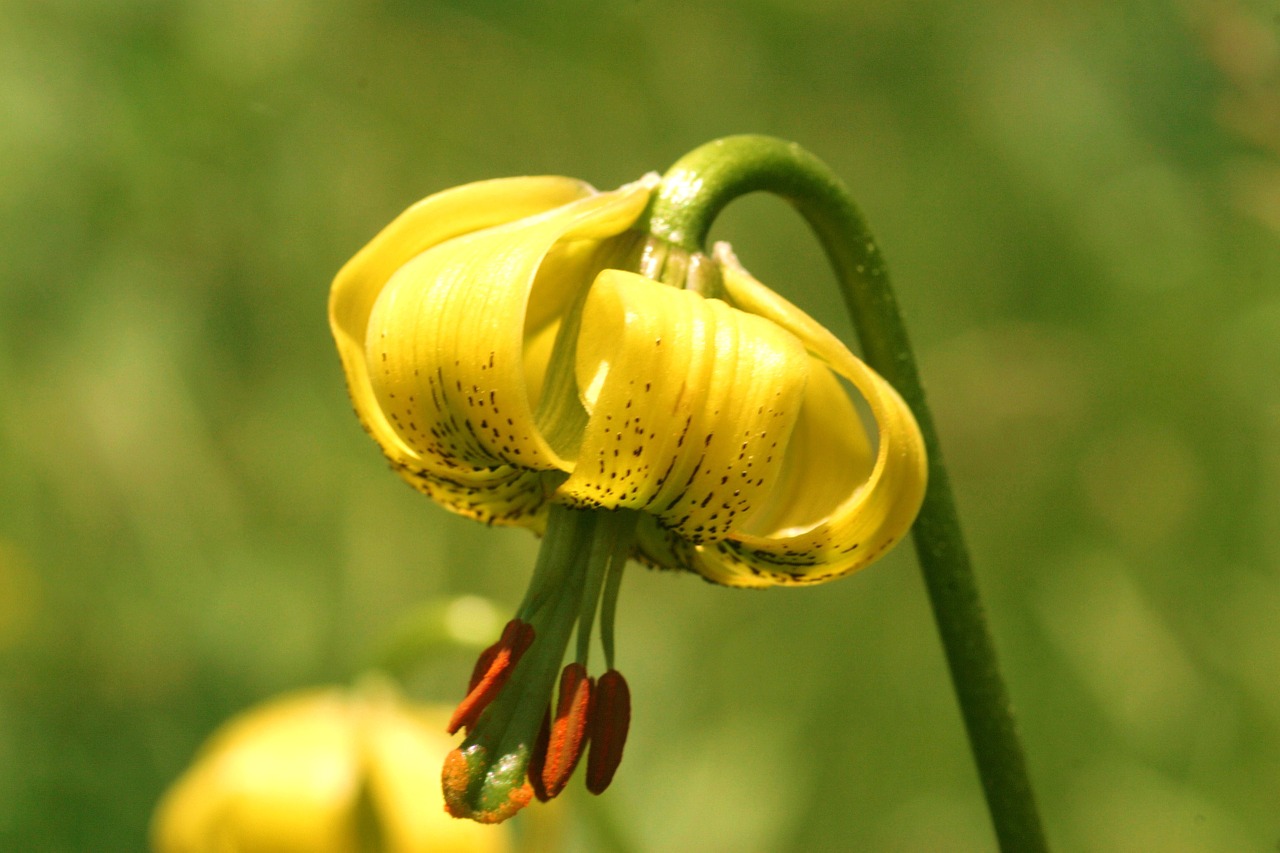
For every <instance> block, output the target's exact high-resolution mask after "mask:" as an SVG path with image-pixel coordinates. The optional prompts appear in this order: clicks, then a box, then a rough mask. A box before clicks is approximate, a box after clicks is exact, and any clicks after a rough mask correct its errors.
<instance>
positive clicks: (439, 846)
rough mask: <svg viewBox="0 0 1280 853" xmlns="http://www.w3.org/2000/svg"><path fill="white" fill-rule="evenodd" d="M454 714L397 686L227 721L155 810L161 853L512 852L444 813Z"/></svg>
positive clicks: (273, 705) (293, 699) (293, 702)
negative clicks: (444, 769)
mask: <svg viewBox="0 0 1280 853" xmlns="http://www.w3.org/2000/svg"><path fill="white" fill-rule="evenodd" d="M448 717H449V712H448V711H447V710H444V709H441V708H438V707H433V706H422V705H413V704H409V703H406V702H404V701H402V700H401V699H400V697H399V696H398V695H397V694H396V693H395V692H394V690H393V689H392V688H391V687H390V686H389V685H385V684H381V683H373V684H368V685H365V686H362V687H361V688H360V689H358V690H356V691H348V690H343V689H339V688H328V689H313V690H306V691H302V692H298V693H292V694H288V695H286V696H282V697H280V698H277V699H274V700H272V701H270V702H268V703H266V704H265V705H262V706H259V707H257V708H254V709H252V710H249V711H246V712H245V713H244V714H242V715H240V716H239V717H236V718H235V719H233V720H231V721H230V722H228V723H227V724H225V725H224V726H223V727H222V728H221V729H220V730H219V731H218V732H216V733H215V734H214V735H213V736H212V737H211V738H210V739H209V740H208V742H207V743H206V744H205V745H204V747H203V748H202V750H201V752H200V754H199V755H198V757H197V758H196V760H195V763H194V764H193V765H192V766H191V767H190V768H189V769H188V770H187V771H186V772H185V773H184V774H183V775H182V777H181V778H179V779H178V780H177V782H175V783H174V785H173V787H172V788H170V789H169V791H168V792H167V793H166V794H165V795H164V797H163V799H162V800H161V801H160V804H159V805H158V806H157V809H156V813H155V815H154V818H153V821H152V845H153V849H154V850H155V851H157V853H231V851H235V853H268V851H270V853H293V852H294V851H296V853H363V851H372V850H379V851H386V853H505V851H509V850H510V849H511V844H510V833H509V832H507V831H505V830H504V829H501V828H496V827H485V826H480V825H479V824H474V823H470V822H466V821H459V820H454V819H453V818H451V817H449V815H448V814H446V813H445V811H444V803H443V800H442V798H441V793H440V774H439V767H440V764H441V762H442V761H444V758H445V755H446V754H447V753H448V752H449V750H450V749H452V748H453V746H454V739H453V738H450V737H449V736H447V735H446V734H445V733H444V726H445V722H446V720H447V719H448Z"/></svg>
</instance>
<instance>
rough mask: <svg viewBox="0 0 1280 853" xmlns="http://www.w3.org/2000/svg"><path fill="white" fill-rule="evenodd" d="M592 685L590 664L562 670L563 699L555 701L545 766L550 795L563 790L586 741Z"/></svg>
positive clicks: (543, 776) (543, 778)
mask: <svg viewBox="0 0 1280 853" xmlns="http://www.w3.org/2000/svg"><path fill="white" fill-rule="evenodd" d="M591 687H592V679H591V678H590V677H589V676H588V675H587V668H586V667H585V666H583V665H582V664H580V663H571V664H569V665H568V666H566V667H565V668H564V670H563V671H562V672H561V673H560V699H559V701H558V702H557V703H556V717H555V721H554V722H552V724H551V739H550V741H549V742H548V744H547V758H546V764H545V765H544V766H543V768H542V785H543V787H544V788H545V789H546V793H547V797H548V798H550V797H554V796H556V795H557V794H559V793H560V792H561V791H563V790H564V786H565V785H567V784H568V783H569V777H570V776H572V775H573V770H574V768H575V767H577V766H578V759H579V758H581V757H582V749H583V747H585V746H586V745H587V713H588V711H589V710H590V707H591Z"/></svg>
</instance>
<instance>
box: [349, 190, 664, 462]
mask: <svg viewBox="0 0 1280 853" xmlns="http://www.w3.org/2000/svg"><path fill="white" fill-rule="evenodd" d="M650 187H651V182H648V181H645V182H640V183H636V184H631V185H628V186H626V187H623V188H622V189H619V190H617V191H614V192H610V193H600V194H598V195H593V196H589V197H587V198H583V199H579V200H578V201H575V202H571V203H569V204H566V205H563V206H561V207H558V208H556V209H554V210H551V211H548V212H546V213H544V214H541V215H539V216H534V217H529V218H527V219H523V220H519V221H517V222H512V223H508V224H507V225H501V226H496V227H494V228H489V229H485V230H483V231H477V232H473V233H471V234H467V235H464V236H462V237H458V238H455V239H453V240H449V241H447V242H444V243H441V244H439V245H437V246H435V247H433V248H431V249H429V250H427V251H426V252H423V253H422V254H420V255H418V256H416V257H415V258H413V259H412V260H410V261H408V262H407V263H405V264H404V265H403V266H401V267H400V268H399V269H398V270H397V271H396V272H395V274H394V275H392V277H391V280H390V281H388V282H387V285H386V286H385V287H384V288H383V289H382V292H381V293H380V294H379V295H378V298H377V300H376V302H375V303H374V306H373V310H372V312H371V313H370V316H369V331H368V337H367V339H366V342H365V354H366V355H365V357H366V359H367V362H368V364H369V365H370V385H371V387H372V391H373V397H374V399H375V401H376V404H377V406H378V408H379V409H380V410H381V412H382V413H383V414H384V415H385V416H386V419H387V423H388V425H389V428H390V430H391V431H392V433H393V435H394V436H395V438H396V440H397V441H398V443H399V445H400V446H401V447H402V448H404V449H406V450H407V451H408V452H409V453H410V454H412V455H413V456H414V457H416V459H417V460H419V462H420V464H421V465H422V466H423V467H426V468H429V469H432V470H433V472H434V473H437V474H441V475H444V474H447V472H449V471H453V470H458V469H462V470H475V469H484V468H489V467H492V466H502V465H513V466H516V467H519V468H528V469H533V470H541V471H554V470H556V469H564V468H566V467H567V463H566V462H565V461H564V460H563V459H561V458H560V457H559V456H558V455H557V454H556V453H555V451H554V450H553V449H552V448H551V446H550V445H549V444H548V443H547V441H546V440H545V439H544V437H543V436H542V434H541V432H540V431H539V429H538V426H537V424H536V422H535V419H534V409H533V401H531V400H530V397H529V392H528V387H527V385H526V380H525V375H524V347H525V334H524V330H525V312H526V306H527V303H528V300H529V293H530V290H531V288H532V287H533V284H534V281H535V278H536V275H537V273H538V269H539V267H540V265H541V263H542V260H543V258H544V257H545V256H546V255H547V253H548V251H550V250H551V248H552V247H553V246H554V245H555V244H556V243H557V242H558V241H562V240H563V241H577V240H597V241H604V240H608V239H610V238H613V237H616V236H617V235H618V234H620V233H622V232H624V231H625V230H626V229H627V228H629V227H630V226H631V224H632V223H633V222H634V221H635V220H636V218H637V217H638V216H639V215H640V213H641V211H642V210H643V209H644V206H645V204H646V202H647V200H648V196H649V191H650ZM588 283H589V282H587V281H583V282H581V284H580V286H581V287H585V286H587V284H588Z"/></svg>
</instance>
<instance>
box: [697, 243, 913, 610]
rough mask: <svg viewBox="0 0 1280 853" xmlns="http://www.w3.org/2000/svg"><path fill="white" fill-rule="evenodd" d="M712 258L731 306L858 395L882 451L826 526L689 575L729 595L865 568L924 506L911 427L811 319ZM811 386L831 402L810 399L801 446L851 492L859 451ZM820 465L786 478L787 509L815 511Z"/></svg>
mask: <svg viewBox="0 0 1280 853" xmlns="http://www.w3.org/2000/svg"><path fill="white" fill-rule="evenodd" d="M716 259H717V260H718V261H720V264H721V268H722V271H723V273H724V284H725V290H726V292H727V294H728V298H729V300H730V302H732V303H733V304H734V305H736V306H737V307H738V308H740V309H742V310H744V311H748V312H750V313H752V314H756V315H758V316H760V317H762V318H767V319H768V320H771V321H772V322H773V323H776V324H777V325H778V326H780V327H782V328H784V329H787V330H788V331H790V332H791V333H792V334H793V335H795V336H796V337H797V338H799V339H800V340H801V341H803V343H804V346H805V348H806V349H807V350H808V351H809V352H810V353H811V354H812V355H813V356H815V357H816V358H818V359H820V360H821V361H823V362H824V363H825V364H826V365H827V366H829V367H830V368H831V369H832V370H833V371H834V372H835V373H837V374H839V375H840V376H842V377H844V378H845V379H847V380H848V381H849V382H851V383H852V384H853V386H854V387H855V388H857V390H858V391H859V393H860V394H862V396H863V397H864V399H865V400H866V403H867V406H868V408H869V409H870V411H871V416H872V417H873V418H874V420H875V423H876V427H877V431H878V441H879V446H878V448H877V451H876V457H875V464H874V467H873V468H872V470H871V471H870V473H869V475H868V476H867V477H866V479H865V481H864V482H862V483H861V484H860V485H856V486H855V487H854V488H851V489H850V490H849V491H848V492H847V493H846V494H845V496H844V498H843V499H842V500H840V501H838V502H837V503H835V504H833V505H832V506H831V507H830V509H829V511H828V514H827V515H825V516H824V517H821V518H819V519H815V520H814V521H812V522H810V523H808V524H805V525H803V526H799V527H797V526H785V527H783V528H781V529H778V530H775V531H772V532H769V533H765V534H763V535H761V534H759V533H745V532H738V533H735V534H734V535H732V536H730V537H729V538H728V539H726V540H723V541H721V542H718V543H716V544H715V546H714V547H704V548H699V549H697V550H696V551H695V552H694V554H693V562H694V568H695V569H696V570H697V571H698V572H699V573H701V574H702V575H704V576H705V577H707V578H708V579H710V580H713V581H716V582H719V583H724V584H728V585H730V586H770V585H774V584H810V583H820V582H823V581H827V580H831V579H832V578H835V577H839V576H841V575H844V574H848V573H850V572H853V571H856V570H858V569H860V568H863V567H864V566H866V565H868V564H869V563H871V562H872V561H873V560H875V559H876V558H877V557H879V556H880V555H881V554H883V553H884V552H885V551H886V550H888V549H889V547H890V546H892V545H893V544H894V543H895V542H897V541H898V540H899V539H901V538H902V537H903V536H904V535H905V534H906V532H907V530H908V528H910V526H911V523H912V521H913V520H914V519H915V516H916V513H917V511H918V510H919V508H920V502H921V501H922V500H923V498H924V489H925V481H926V464H925V449H924V441H923V439H922V438H921V435H920V430H919V428H918V427H917V426H916V422H915V418H914V417H913V416H912V414H911V410H910V409H909V408H908V407H907V405H906V403H905V402H904V401H903V400H902V398H901V397H899V396H898V394H897V392H896V391H894V389H893V388H892V386H890V385H889V383H888V382H886V381H885V380H884V379H883V378H881V377H880V376H879V375H878V374H877V373H875V371H873V370H871V369H870V368H869V367H867V365H866V364H864V363H863V362H862V361H861V360H859V359H858V358H857V357H856V356H854V355H853V353H851V352H849V350H848V349H847V348H846V347H845V346H844V345H843V344H841V343H840V341H839V340H838V339H837V338H836V337H835V336H834V335H832V334H831V333H830V332H828V331H827V330H826V329H825V328H823V327H822V326H821V325H819V324H818V323H817V322H816V321H815V320H813V319H812V318H811V317H809V316H808V315H807V314H805V313H804V312H802V311H801V310H800V309H799V308H797V307H795V306H794V305H792V304H791V303H790V302H788V301H787V300H785V299H783V298H782V297H781V296H779V295H778V294H776V293H774V292H773V291H772V290H770V289H769V288H767V287H765V286H764V285H763V284H761V283H760V282H758V281H756V280H755V279H754V278H753V277H752V276H751V274H750V273H748V272H747V271H746V270H745V269H743V268H742V266H741V265H740V264H739V263H738V262H737V259H736V258H734V257H733V254H732V252H731V251H729V250H728V247H727V246H726V245H724V244H721V245H720V246H717V248H716ZM810 387H811V388H812V389H814V392H816V393H817V394H820V395H821V397H822V398H826V400H827V402H823V400H822V399H819V398H812V397H811V398H809V399H806V407H807V408H809V410H810V411H811V412H813V413H815V417H816V419H815V420H814V421H812V422H811V423H810V425H809V428H808V430H807V432H806V431H803V430H802V432H801V434H800V439H801V440H802V441H805V442H809V443H813V442H818V441H821V440H822V434H823V433H825V434H826V435H827V436H828V439H827V447H828V448H830V449H831V450H832V451H833V453H832V454H831V455H829V456H828V458H827V460H826V462H825V465H828V466H831V469H830V470H831V471H833V472H835V476H836V478H837V479H838V480H843V481H845V482H846V483H847V482H848V479H849V477H850V476H851V475H853V474H854V472H856V471H857V470H858V468H859V467H860V464H861V463H860V461H859V460H858V458H856V457H857V456H858V455H859V453H860V451H859V450H858V447H859V445H860V442H857V441H856V440H855V442H854V443H852V444H848V443H847V444H846V445H844V446H843V447H842V446H841V444H840V435H841V431H842V430H847V429H849V428H850V427H849V426H848V423H849V422H847V421H845V422H844V423H843V424H842V423H841V422H842V421H844V417H845V415H841V416H840V418H838V419H833V420H831V421H830V422H829V423H826V424H825V425H824V424H823V417H822V415H821V413H823V412H827V411H829V410H828V409H827V408H826V407H827V405H828V404H829V403H830V400H831V398H832V394H833V392H832V391H831V389H830V385H829V384H825V383H811V384H810ZM819 457H820V454H812V453H811V454H807V461H806V462H804V463H802V464H803V465H804V467H805V468H808V469H809V470H808V471H806V472H805V474H804V475H801V476H796V477H795V478H794V479H791V480H790V481H789V486H790V488H789V490H788V491H787V492H786V493H785V495H783V496H782V497H781V500H783V501H785V502H787V503H788V504H791V505H793V506H796V507H803V508H804V513H802V515H803V514H805V513H811V512H812V511H813V509H814V508H815V506H814V504H815V501H814V500H813V498H812V496H810V495H807V494H806V489H809V488H812V484H813V483H814V482H815V481H821V475H820V474H819V466H820V465H823V464H824V463H823V462H822V461H821V460H820V458H819ZM798 458H799V457H798ZM815 475H818V476H817V477H816V478H815ZM781 518H783V519H786V518H787V516H786V515H785V514H784V515H783V516H781ZM784 523H786V522H784Z"/></svg>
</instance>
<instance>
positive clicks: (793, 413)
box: [558, 270, 809, 544]
mask: <svg viewBox="0 0 1280 853" xmlns="http://www.w3.org/2000/svg"><path fill="white" fill-rule="evenodd" d="M582 329H583V331H582V334H581V337H580V339H579V344H578V361H577V371H578V385H579V387H580V388H581V389H582V393H583V399H584V404H585V406H586V408H587V411H588V412H590V420H589V422H588V423H587V426H586V432H585V436H584V437H583V440H582V446H581V450H580V452H579V454H578V459H577V465H576V467H575V468H574V470H573V474H572V476H571V477H570V478H569V480H568V481H567V482H566V483H565V484H564V485H563V486H562V487H561V488H560V490H559V492H558V496H559V497H560V498H561V499H562V500H565V501H567V502H570V503H572V504H574V505H578V506H587V507H594V506H603V507H609V508H618V507H626V508H630V509H636V510H641V511H643V512H645V513H647V514H649V515H651V516H653V517H655V518H656V519H657V520H658V521H659V522H660V523H661V524H662V526H664V527H665V528H667V529H669V530H671V531H673V532H674V533H675V534H677V535H678V536H680V537H682V538H683V539H685V540H687V541H688V542H690V543H692V544H698V543H703V542H714V541H717V540H720V539H723V538H724V537H725V536H727V535H729V533H730V531H732V530H734V529H735V528H737V527H738V526H740V525H741V524H744V523H746V522H748V521H749V520H750V517H751V515H752V514H753V513H754V512H755V511H756V509H757V508H758V507H760V506H762V505H763V504H764V503H765V496H766V495H767V494H768V493H769V491H770V490H771V489H773V488H775V487H776V486H777V483H778V480H779V473H780V470H781V468H782V464H783V458H784V450H785V448H786V447H787V443H788V441H789V439H790V437H791V431H792V429H793V428H794V426H795V422H796V417H797V413H798V411H799V408H800V401H801V399H802V397H803V394H804V390H805V383H806V381H807V379H808V374H809V370H808V361H809V359H808V356H807V355H806V354H805V351H804V348H803V346H802V345H801V343H800V341H799V340H797V339H796V338H795V336H794V335H792V334H791V333H789V332H787V331H785V330H783V329H781V328H780V327H778V326H777V325H775V324H774V323H771V322H769V321H768V320H765V319H763V318H760V317H755V316H752V315H750V314H747V313H744V312H742V311H737V310H735V309H733V308H731V307H729V306H728V305H727V304H725V303H724V302H722V301H720V300H718V299H706V298H704V297H703V296H701V295H699V294H697V293H693V292H691V291H687V290H677V289H674V288H671V287H668V286H666V285H663V284H659V283H657V282H654V281H651V280H649V279H646V278H643V277H641V276H639V275H636V274H634V273H628V272H621V271H618V270H606V271H604V272H602V273H601V274H600V275H599V276H598V277H597V278H596V281H595V284H594V285H593V286H592V288H591V294H590V296H589V297H588V299H587V304H586V308H585V310H584V312H583V319H582Z"/></svg>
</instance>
